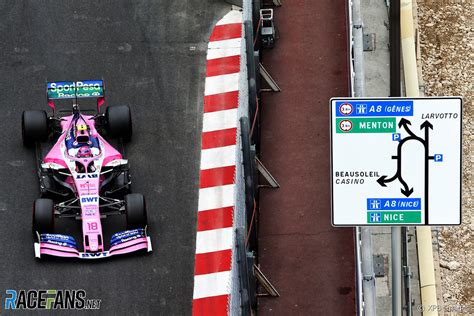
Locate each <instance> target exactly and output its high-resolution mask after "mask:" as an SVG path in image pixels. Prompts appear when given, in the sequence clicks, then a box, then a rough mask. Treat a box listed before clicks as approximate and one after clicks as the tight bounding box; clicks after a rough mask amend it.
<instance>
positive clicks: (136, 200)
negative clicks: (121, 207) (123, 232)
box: [125, 193, 148, 229]
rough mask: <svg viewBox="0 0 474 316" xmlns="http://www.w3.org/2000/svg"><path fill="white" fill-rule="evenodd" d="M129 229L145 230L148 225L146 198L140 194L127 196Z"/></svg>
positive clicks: (126, 210)
mask: <svg viewBox="0 0 474 316" xmlns="http://www.w3.org/2000/svg"><path fill="white" fill-rule="evenodd" d="M125 214H126V215H127V229H136V228H145V226H146V225H147V222H148V221H147V216H146V204H145V197H144V196H143V195H142V194H140V193H132V194H127V195H126V196H125Z"/></svg>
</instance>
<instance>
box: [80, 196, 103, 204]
mask: <svg viewBox="0 0 474 316" xmlns="http://www.w3.org/2000/svg"><path fill="white" fill-rule="evenodd" d="M98 200H99V198H98V197H97V196H83V197H81V203H97V202H98Z"/></svg>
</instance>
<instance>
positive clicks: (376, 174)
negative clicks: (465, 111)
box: [330, 97, 462, 226]
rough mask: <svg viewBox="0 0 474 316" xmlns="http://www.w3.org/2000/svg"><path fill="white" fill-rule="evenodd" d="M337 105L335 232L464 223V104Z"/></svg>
mask: <svg viewBox="0 0 474 316" xmlns="http://www.w3.org/2000/svg"><path fill="white" fill-rule="evenodd" d="M330 107H331V184H332V224H333V225H334V226H368V225H388V226H410V225H417V226H418V225H459V224H460V223H461V151H462V143H461V135H462V133H461V124H462V117H461V116H462V115H461V114H462V110H461V109H462V100H461V98H458V97H445V98H416V99H407V98H384V99H331V102H330Z"/></svg>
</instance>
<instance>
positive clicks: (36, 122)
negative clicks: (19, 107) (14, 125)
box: [21, 110, 48, 146]
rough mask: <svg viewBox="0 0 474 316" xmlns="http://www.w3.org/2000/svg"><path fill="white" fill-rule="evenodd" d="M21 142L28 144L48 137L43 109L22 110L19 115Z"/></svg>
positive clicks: (46, 119)
mask: <svg viewBox="0 0 474 316" xmlns="http://www.w3.org/2000/svg"><path fill="white" fill-rule="evenodd" d="M21 132H22V133H21V134H22V136H23V144H25V145H27V146H29V145H32V144H34V143H35V142H37V141H45V140H46V139H47V138H48V116H47V115H46V112H45V111H41V110H34V111H23V114H22V117H21Z"/></svg>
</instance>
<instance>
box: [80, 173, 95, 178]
mask: <svg viewBox="0 0 474 316" xmlns="http://www.w3.org/2000/svg"><path fill="white" fill-rule="evenodd" d="M98 177H99V175H98V174H97V173H89V174H78V175H77V176H76V179H85V178H98Z"/></svg>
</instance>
